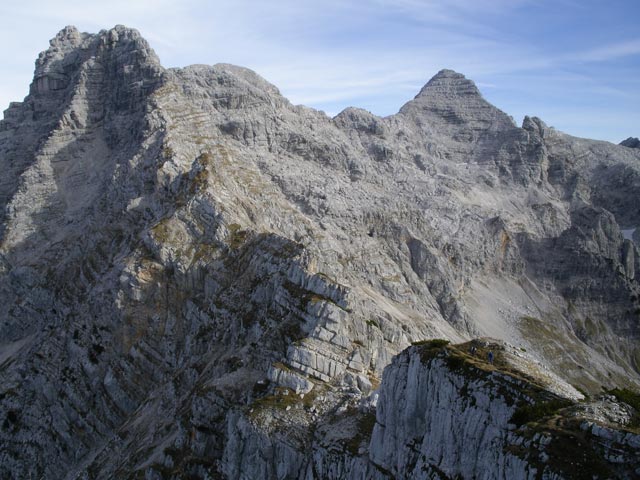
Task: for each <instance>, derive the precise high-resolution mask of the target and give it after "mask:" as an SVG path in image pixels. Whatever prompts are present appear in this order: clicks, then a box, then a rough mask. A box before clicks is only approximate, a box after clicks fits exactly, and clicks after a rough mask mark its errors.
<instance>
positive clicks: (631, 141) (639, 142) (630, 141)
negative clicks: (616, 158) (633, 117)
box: [620, 137, 640, 148]
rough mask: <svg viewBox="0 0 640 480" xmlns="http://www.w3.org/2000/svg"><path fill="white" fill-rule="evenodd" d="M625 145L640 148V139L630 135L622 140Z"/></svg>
mask: <svg viewBox="0 0 640 480" xmlns="http://www.w3.org/2000/svg"><path fill="white" fill-rule="evenodd" d="M620 145H622V146H623V147H629V148H640V139H638V138H637V137H629V138H627V139H626V140H623V141H621V142H620Z"/></svg>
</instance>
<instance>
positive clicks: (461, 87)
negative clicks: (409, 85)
mask: <svg viewBox="0 0 640 480" xmlns="http://www.w3.org/2000/svg"><path fill="white" fill-rule="evenodd" d="M423 97H425V98H430V97H446V98H459V97H482V95H481V94H480V91H479V90H478V87H476V84H475V83H474V82H473V81H471V80H469V79H468V78H466V77H465V76H464V75H462V74H461V73H458V72H455V71H453V70H448V69H443V70H440V71H439V72H438V73H436V74H435V75H434V77H433V78H431V80H429V81H428V82H427V83H426V85H425V86H424V87H422V89H421V90H420V92H419V93H418V95H416V99H418V98H423Z"/></svg>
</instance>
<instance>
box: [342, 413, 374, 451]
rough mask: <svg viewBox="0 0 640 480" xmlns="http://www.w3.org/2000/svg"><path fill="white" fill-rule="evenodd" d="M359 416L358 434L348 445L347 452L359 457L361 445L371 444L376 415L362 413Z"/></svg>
mask: <svg viewBox="0 0 640 480" xmlns="http://www.w3.org/2000/svg"><path fill="white" fill-rule="evenodd" d="M357 415H358V419H357V426H356V433H355V435H354V436H353V437H352V438H351V439H349V440H348V441H347V443H346V447H347V450H348V451H349V453H351V454H352V455H358V451H359V450H360V445H362V443H363V442H367V443H368V442H369V440H370V439H371V434H372V433H373V427H374V426H375V424H376V415H375V413H362V414H357Z"/></svg>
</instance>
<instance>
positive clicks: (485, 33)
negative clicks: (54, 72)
mask: <svg viewBox="0 0 640 480" xmlns="http://www.w3.org/2000/svg"><path fill="white" fill-rule="evenodd" d="M0 19H1V20H0V45H2V47H0V64H1V65H2V69H3V70H2V75H0V109H4V108H6V107H7V106H8V104H9V102H10V101H14V100H21V99H22V98H23V97H24V96H25V95H26V93H27V91H28V85H29V82H30V81H31V77H32V74H33V67H34V60H35V58H36V57H37V55H38V52H40V51H41V50H44V49H46V47H47V46H48V40H49V39H50V38H51V37H53V36H54V35H55V34H56V32H57V31H58V30H60V29H61V28H62V27H64V26H65V25H69V24H72V25H76V26H77V27H78V28H79V29H80V30H82V31H88V32H97V31H99V30H100V29H103V28H110V27H112V26H113V25H115V24H118V23H121V24H125V25H127V26H130V27H134V28H137V29H138V30H140V32H141V33H142V34H143V35H144V36H145V37H146V38H147V40H148V41H149V42H150V44H151V46H152V47H153V48H154V50H155V51H156V53H158V55H159V56H160V59H161V61H162V63H163V65H164V66H168V67H174V66H176V67H179V66H185V65H189V64H192V63H207V64H213V63H218V62H227V63H234V64H238V65H242V66H246V67H249V68H252V69H253V70H255V71H257V72H258V73H259V74H261V75H262V76H263V77H265V78H266V79H267V80H269V81H270V82H272V83H274V84H275V85H276V86H277V87H278V88H279V89H280V90H281V92H282V93H283V94H284V95H285V96H287V97H288V98H289V99H290V100H291V101H292V102H294V103H302V104H305V105H309V106H312V107H315V108H318V109H321V110H324V111H325V112H327V113H328V114H330V115H335V114H337V113H338V112H340V111H341V110H342V109H343V108H345V107H347V106H358V107H362V108H366V109H368V110H370V111H372V112H373V113H375V114H378V115H383V116H384V115H390V114H393V113H395V112H397V111H398V109H399V108H400V107H401V106H402V104H404V103H405V102H406V101H408V100H409V99H411V98H413V96H414V95H415V94H416V93H417V92H418V91H419V90H420V87H421V86H422V85H423V84H424V83H426V82H427V81H428V80H429V78H431V77H432V76H433V75H434V74H435V73H436V72H437V71H438V70H440V69H442V68H451V69H454V70H457V71H459V72H461V73H464V74H465V75H466V76H467V77H468V78H471V79H472V80H474V81H475V82H476V83H477V85H478V87H479V88H480V90H481V91H482V93H483V95H484V96H485V98H487V99H488V100H489V101H490V102H492V103H493V104H495V105H496V106H498V107H499V108H501V109H502V110H504V111H505V112H507V113H508V114H510V115H512V116H513V117H514V118H515V120H516V121H517V122H518V123H520V122H521V121H522V117H523V116H524V115H536V116H538V117H540V118H542V119H543V120H544V121H546V122H547V123H548V124H549V125H552V126H554V127H556V128H558V129H560V130H563V131H565V132H567V133H570V134H572V135H577V136H583V137H590V138H597V139H603V140H609V141H612V142H616V143H618V142H619V141H621V140H623V139H625V138H626V137H628V136H640V20H639V19H640V1H638V0H626V1H622V0H608V1H594V0H583V1H578V0H549V1H548V0H509V1H506V0H447V1H445V0H323V1H322V2H320V1H306V0H297V1H294V0H271V1H264V0H262V1H259V0H233V1H232V0H228V1H227V0H225V1H217V0H212V1H205V0H182V1H175V0H137V1H136V0H110V1H108V2H105V1H100V2H91V1H88V0H58V1H36V0H22V1H20V2H3V4H2V5H1V6H0Z"/></svg>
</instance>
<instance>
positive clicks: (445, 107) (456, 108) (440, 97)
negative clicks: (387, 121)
mask: <svg viewBox="0 0 640 480" xmlns="http://www.w3.org/2000/svg"><path fill="white" fill-rule="evenodd" d="M400 114H401V115H404V116H408V117H410V118H413V119H414V121H416V123H418V124H419V125H425V126H427V127H428V128H429V129H435V130H451V129H455V130H460V129H464V130H472V131H477V132H480V131H489V130H490V131H501V130H510V129H512V128H514V127H515V124H514V122H513V120H512V119H511V117H509V116H508V115H507V114H506V113H504V112H503V111H501V110H499V109H498V108H496V107H495V106H493V105H491V104H490V103H489V102H487V101H486V100H485V99H484V98H483V97H482V94H481V93H480V91H479V90H478V87H476V85H475V83H473V82H472V81H471V80H469V79H467V78H466V77H465V76H464V75H462V74H461V73H457V72H454V71H453V70H440V71H439V72H438V73H437V74H436V75H435V76H434V77H433V78H432V79H431V80H429V82H427V84H426V85H425V86H424V87H422V89H421V90H420V92H419V93H418V95H416V97H415V98H414V99H413V100H411V101H410V102H407V103H406V104H405V105H404V106H403V107H402V108H401V109H400ZM449 133H451V132H449Z"/></svg>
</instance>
